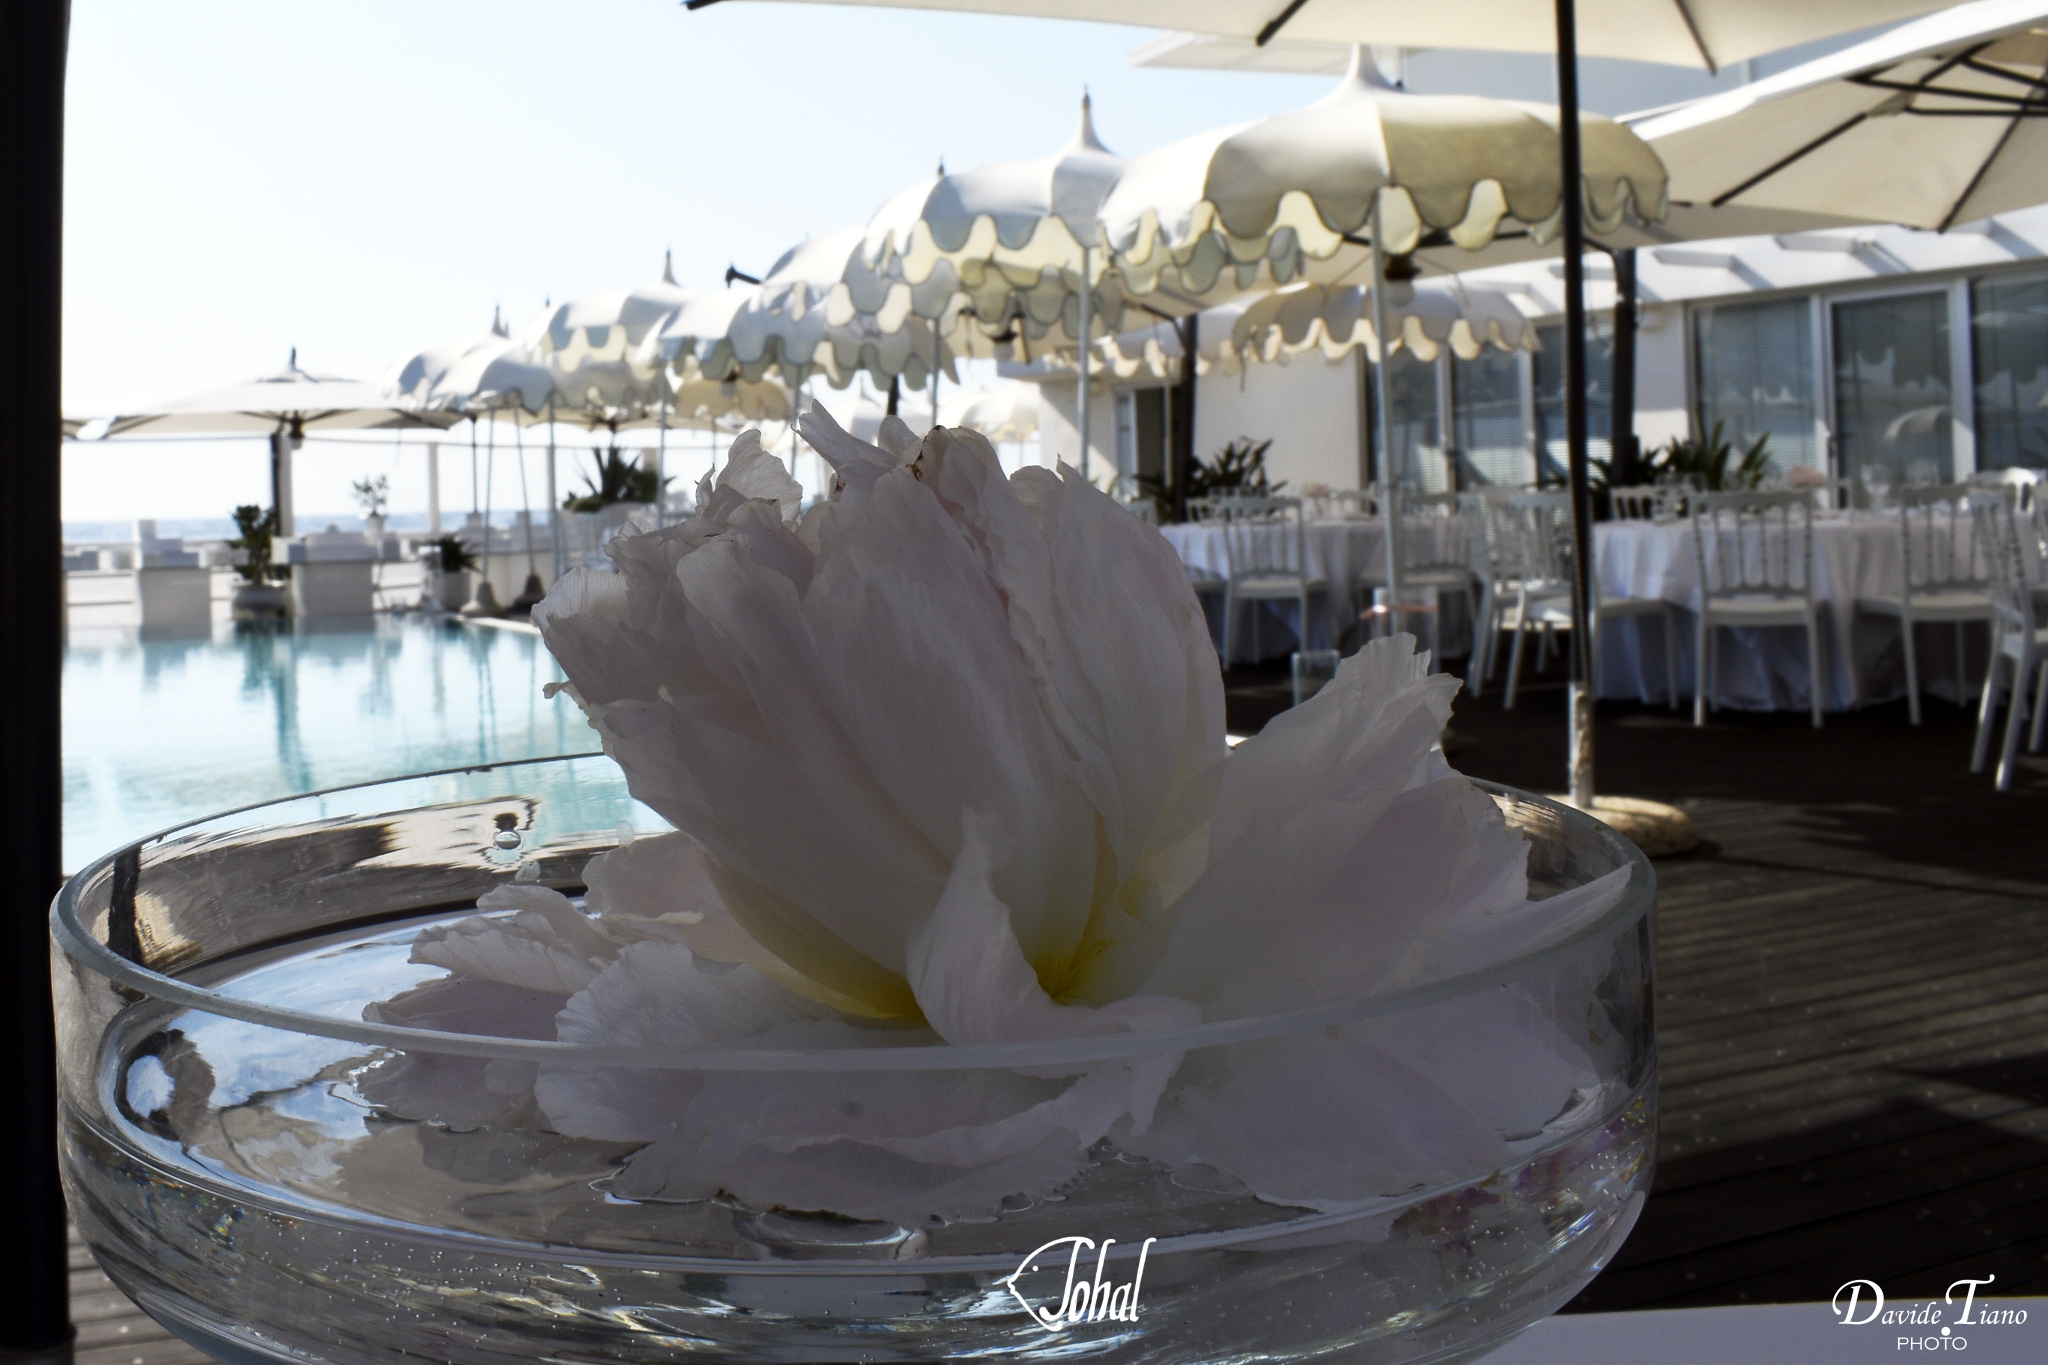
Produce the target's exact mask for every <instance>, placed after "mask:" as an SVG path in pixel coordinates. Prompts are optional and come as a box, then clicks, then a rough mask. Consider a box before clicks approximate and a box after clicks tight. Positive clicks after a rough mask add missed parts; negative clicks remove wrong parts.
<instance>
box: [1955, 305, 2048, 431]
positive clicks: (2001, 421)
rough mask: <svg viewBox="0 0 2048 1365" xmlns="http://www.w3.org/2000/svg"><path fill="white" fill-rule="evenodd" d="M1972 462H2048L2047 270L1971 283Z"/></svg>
mask: <svg viewBox="0 0 2048 1365" xmlns="http://www.w3.org/2000/svg"><path fill="white" fill-rule="evenodd" d="M1970 332H1971V340H1972V342H1973V349H1974V350H1975V352H1976V368H1977V467H1978V468H1979V469H2005V468H2008V467H2010V466H2012V465H2025V466H2026V467H2028V468H2030V469H2044V468H2048V276H2043V277H2036V278H2034V279H2022V280H1997V279H1993V280H1978V281H1976V282H1975V283H1974V284H1972V285H1971V286H1970Z"/></svg>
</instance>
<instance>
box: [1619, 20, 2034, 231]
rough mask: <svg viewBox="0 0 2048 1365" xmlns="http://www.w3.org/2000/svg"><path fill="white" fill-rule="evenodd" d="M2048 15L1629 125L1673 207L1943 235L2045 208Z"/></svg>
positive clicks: (1930, 24)
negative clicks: (1653, 158) (1895, 226)
mask: <svg viewBox="0 0 2048 1365" xmlns="http://www.w3.org/2000/svg"><path fill="white" fill-rule="evenodd" d="M2044 114H2048V3H2044V0H1980V3H1977V4H1969V5H1959V6H1957V7H1956V8H1954V9H1951V10H1946V11H1944V12H1943V13H1940V14H1937V15H1933V16H1932V17H1930V18H1926V19H1922V20H1919V21H1917V22H1915V23H1911V24H1905V25H1902V26H1901V27H1899V28H1896V29H1893V30H1892V31H1891V32H1890V33H1887V34H1885V35H1883V36H1882V37H1880V38H1875V39H1873V40H1871V41H1870V42H1867V43H1859V44H1857V45H1856V46H1854V47H1850V48H1846V49H1844V50H1843V51H1841V52H1837V53H1834V54H1833V55H1831V56H1828V57H1823V58H1821V59H1820V60H1818V61H1813V62H1807V63H1805V64H1804V65H1801V66H1796V67H1793V68H1792V69H1791V70H1789V71H1784V72H1780V73H1779V74H1778V75H1775V76H1772V77H1769V78H1768V79H1765V80H1761V81H1757V82H1755V83H1753V84H1750V85H1745V86H1742V87H1741V88H1739V89H1736V90H1730V91H1727V92H1726V93H1724V94H1720V95H1712V96H1709V97H1707V98H1705V99H1702V100H1697V101H1694V102H1692V103H1690V104H1687V105H1683V106H1681V107H1679V108H1676V109H1671V110H1666V111H1663V112H1661V113H1651V114H1648V115H1644V116H1640V117H1639V118H1637V119H1635V120H1633V123H1634V127H1635V130H1636V132H1637V133H1639V134H1641V135H1642V137H1643V138H1645V139H1646V140H1648V141H1649V142H1650V144H1651V145H1652V146H1654V147H1655V148H1656V149H1657V151H1658V154H1659V155H1660V156H1662V157H1663V158H1664V161H1665V164H1666V165H1667V166H1669V167H1670V169H1671V193H1672V197H1673V198H1674V199H1680V200H1685V201H1688V202H1690V203H1695V204H1702V205H1707V206H1711V207H1714V208H1721V207H1726V206H1735V207H1743V208H1750V209H1777V210H1789V211H1797V212H1809V213H1833V214H1843V215H1847V216H1850V217H1852V218H1855V219H1858V220H1861V221H1865V222H1882V223H1900V224H1904V225H1906V226H1910V227H1921V228H1935V229H1946V228H1949V227H1952V226H1954V225H1955V224H1957V223H1963V222H1971V221H1974V220H1976V219H1979V218H1987V217H1989V216H1991V215H1992V214H1994V213H2001V212H2004V211H2006V210H2009V209H2015V208H2022V207H2025V206H2027V205H2029V204H2038V203H2040V202H2041V201H2042V200H2044V199H2048V126H2044V125H2043V123H2042V122H2041V120H2042V116H2043V115H2044Z"/></svg>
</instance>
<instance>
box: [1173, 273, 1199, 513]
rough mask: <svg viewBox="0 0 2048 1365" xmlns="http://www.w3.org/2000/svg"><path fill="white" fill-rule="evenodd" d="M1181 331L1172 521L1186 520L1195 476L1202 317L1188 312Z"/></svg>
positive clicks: (1175, 386)
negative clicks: (1197, 371)
mask: <svg viewBox="0 0 2048 1365" xmlns="http://www.w3.org/2000/svg"><path fill="white" fill-rule="evenodd" d="M1175 326H1176V327H1177V328H1178V330H1179V331H1180V378H1178V379H1176V380H1175V381H1174V384H1173V421H1172V423H1171V426H1172V429H1173V430H1172V435H1173V452H1172V458H1173V519H1174V520H1175V521H1186V520H1187V519H1188V483H1189V481H1190V480H1192V479H1193V478H1194V474H1195V353H1196V352H1197V351H1198V350H1200V349H1201V345H1202V315H1201V314H1200V313H1190V314H1188V315H1187V316H1186V317H1184V318H1182V319H1181V320H1180V321H1179V322H1178V323H1176V324H1175Z"/></svg>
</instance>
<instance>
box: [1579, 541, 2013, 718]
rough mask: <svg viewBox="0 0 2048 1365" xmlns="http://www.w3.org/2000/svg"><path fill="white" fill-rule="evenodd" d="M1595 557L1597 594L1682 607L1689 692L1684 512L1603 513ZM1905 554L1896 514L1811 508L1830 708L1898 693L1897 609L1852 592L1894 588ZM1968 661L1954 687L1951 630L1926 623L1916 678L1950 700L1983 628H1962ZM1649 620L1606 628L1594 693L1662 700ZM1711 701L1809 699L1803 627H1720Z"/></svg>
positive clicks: (1971, 677) (1978, 673)
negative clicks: (1640, 517)
mask: <svg viewBox="0 0 2048 1365" xmlns="http://www.w3.org/2000/svg"><path fill="white" fill-rule="evenodd" d="M1593 546H1594V554H1593V562H1594V565H1595V568H1596V571H1597V573H1598V575H1599V590H1600V593H1601V595H1602V597H1603V598H1609V599H1612V598H1617V597H1639V598H1640V597H1656V598H1662V599H1663V600H1664V601H1666V602H1669V603H1671V604H1672V605H1673V606H1674V607H1677V608H1680V610H1679V611H1676V612H1674V613H1673V614H1672V616H1673V620H1674V623H1675V625H1676V627H1677V629H1678V671H1679V694H1680V695H1681V696H1687V697H1689V696H1691V695H1692V688H1693V678H1694V675H1695V669H1696V666H1697V661H1696V660H1695V659H1694V657H1693V655H1694V630H1695V625H1694V622H1695V619H1696V618H1695V616H1694V613H1695V612H1696V611H1697V610H1698V609H1699V600H1700V598H1699V588H1700V583H1699V557H1698V553H1697V551H1696V550H1695V549H1694V545H1693V529H1692V526H1691V524H1690V523H1689V522H1685V521H1609V522H1602V523H1600V524H1599V525H1598V526H1596V527H1594V528H1593ZM1904 581H1905V562H1904V557H1903V555H1902V553H1901V551H1900V548H1899V520H1898V514H1897V513H1896V512H1877V513H1870V512H1856V513H1848V514H1832V515H1827V516H1823V517H1820V518H1816V519H1815V521H1814V524H1813V586H1814V595H1815V596H1816V597H1817V598H1818V599H1820V600H1821V601H1822V602H1824V603H1826V604H1827V605H1826V611H1825V615H1824V620H1823V632H1822V633H1823V638H1822V641H1821V669H1822V672H1823V674H1824V675H1825V676H1824V678H1823V694H1822V702H1823V704H1824V705H1825V706H1826V707H1827V708H1828V709H1829V710H1833V711H1843V710H1847V709H1849V708H1850V707H1853V706H1858V705H1863V704H1866V703H1869V702H1877V701H1889V700H1891V699H1892V698H1895V697H1901V696H1904V695H1905V690H1906V678H1905V664H1904V658H1903V655H1902V654H1901V653H1900V649H1899V627H1898V622H1897V621H1896V620H1895V619H1892V618H1889V617H1881V616H1861V617H1859V616H1858V614H1857V612H1856V599H1857V598H1859V597H1864V598H1870V597H1897V596H1898V595H1899V592H1900V590H1901V589H1902V588H1903V586H1904ZM1966 629H1967V631H1968V634H1967V635H1966V637H1965V638H1966V651H1967V659H1966V663H1967V668H1966V670H1965V683H1964V686H1962V687H1960V688H1959V687H1958V685H1957V669H1956V648H1955V629H1954V627H1952V626H1940V627H1934V626H1923V627H1921V628H1920V633H1919V636H1918V637H1917V638H1918V643H1919V646H1920V650H1919V665H1920V682H1921V686H1922V687H1923V688H1924V689H1925V690H1926V691H1928V692H1931V693H1933V694H1935V695H1937V696H1944V697H1947V698H1949V699H1950V700H1952V701H1955V700H1963V699H1965V698H1966V696H1967V694H1968V691H1969V689H1970V688H1971V687H1974V686H1976V685H1979V684H1981V682H1982V679H1983V669H1984V655H1985V651H1986V649H1987V647H1988V646H1987V643H1986V632H1985V630H1984V628H1983V627H1982V626H1970V627H1967V628H1966ZM1657 630H1658V626H1657V623H1656V621H1655V620H1654V618H1653V619H1651V620H1649V621H1644V620H1642V619H1640V618H1637V619H1632V620H1630V619H1623V620H1617V621H1615V622H1613V623H1612V624H1611V626H1610V627H1609V628H1607V629H1605V630H1603V632H1602V634H1603V636H1604V637H1605V638H1603V639H1602V641H1601V646H1600V665H1599V667H1600V676H1599V679H1598V683H1599V694H1600V695H1601V696H1603V697H1633V698H1638V699H1640V700H1643V701H1662V700H1663V699H1664V697H1665V679H1664V646H1663V642H1662V641H1661V640H1660V639H1658V638H1657ZM1718 649H1719V672H1720V678H1719V680H1718V681H1719V700H1720V703H1721V705H1723V706H1728V707H1734V708H1738V709H1742V710H1788V711H1800V710H1804V709H1806V705H1807V696H1808V691H1807V686H1808V680H1807V663H1806V641H1805V636H1804V635H1803V634H1802V633H1801V632H1800V631H1798V630H1796V629H1769V630H1757V629H1743V630H1723V631H1722V633H1721V636H1720V640H1719V645H1718Z"/></svg>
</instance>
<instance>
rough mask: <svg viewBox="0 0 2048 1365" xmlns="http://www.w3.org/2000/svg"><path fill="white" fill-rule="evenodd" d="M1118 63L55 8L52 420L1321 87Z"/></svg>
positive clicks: (180, 474)
mask: <svg viewBox="0 0 2048 1365" xmlns="http://www.w3.org/2000/svg"><path fill="white" fill-rule="evenodd" d="M1150 36H1152V35H1150V34H1149V33H1147V32H1145V31H1142V30H1135V29H1125V28H1115V27H1110V26H1107V25H1100V24H1084V23H1049V22H1045V21H1039V20H1030V19H1004V18H988V17H976V16H967V15H949V14H934V13H926V12H917V11H891V10H872V9H863V8H845V9H842V8H837V7H829V6H810V5H776V4H766V5H763V4H747V5H737V4H735V5H718V6H714V7H711V8H709V9H706V10H703V11H701V12H698V13H695V14H692V13H688V12H686V11H685V10H684V9H683V8H682V6H681V5H680V4H678V3H675V0H578V3H575V4H565V3H560V0H556V3H540V2H539V0H489V2H488V3H486V0H409V2H408V3H401V0H351V3H348V4H332V3H327V4H313V3H308V2H307V0H179V3H176V4H165V3H162V0H79V3H78V4H77V5H76V6H75V7H74V9H73V11H72V56H71V77H70V81H71V84H70V91H71V98H70V115H69V118H70V124H69V139H70V140H69V160H68V168H67V174H68V180H69V189H68V195H67V213H68V236H67V247H66V265H65V308H66V319H65V328H66V331H65V353H64V364H65V409H66V411H67V412H70V413H75V414H79V415H92V414H97V413H105V412H109V411H113V410H117V409H119V408H121V407H122V406H124V405H130V406H132V405H135V404H138V403H144V402H148V401H151V400H155V399H160V398H168V397H172V396H175V395H178V394H181V393H185V392H189V391H192V390H196V389H200V388H205V387H210V386H213V385H216V384H221V383H227V382H230V381H233V380H238V379H242V378H245V377H249V376H252V375H255V374H258V373H263V372H268V371H271V370H275V369H278V368H280V367H281V366H282V365H283V363H284V360H285V355H286V352H287V350H288V348H290V347H293V346H296V347H298V349H299V356H300V360H301V363H302V364H304V365H305V366H306V367H307V368H309V369H312V370H314V371H316V372H322V373H334V374H340V375H345V376H351V377H362V378H372V377H375V376H376V375H377V373H378V372H379V371H380V370H382V369H383V368H384V367H385V366H386V365H387V364H388V363H390V362H391V361H392V360H393V359H394V358H396V357H397V356H399V355H401V354H403V353H405V352H408V351H410V350H412V349H415V348H417V347H419V346H423V345H427V344H430V343H434V342H437V341H443V340H448V339H452V338H456V337H461V336H466V335H470V334H473V333H475V332H477V331H480V330H481V329H482V328H483V327H484V326H485V325H486V324H487V323H488V322H489V319H490V315H491V309H492V307H493V305H499V304H501V305H503V307H504V309H505V312H506V314H507V316H508V318H509V319H510V320H511V321H512V322H513V323H514V325H515V326H516V325H517V324H518V323H519V322H521V321H523V320H524V319H525V318H527V317H528V316H530V315H531V314H532V313H534V312H535V311H537V310H538V309H539V308H540V307H541V305H542V302H543V300H545V299H549V298H552V299H554V300H556V301H560V300H562V299H564V298H568V297H571V296H574V295H576V294H579V293H585V292H590V291H595V290H601V289H615V288H626V287H631V286H633V285H636V284H639V283H642V282H644V281H646V280H649V279H652V278H653V277H654V276H655V275H656V273H657V272H658V271H659V269H660V266H661V258H662V252H663V250H664V249H667V248H673V250H674V252H675V264H676V274H677V278H678V279H679V280H680V281H681V282H682V283H684V284H686V285H699V286H707V287H708V286H716V285H717V284H718V283H719V282H720V278H721V276H722V275H723V272H724V270H725V267H726V265H727V264H728V263H737V264H738V265H739V266H740V268H741V269H743V270H750V271H754V272H758V271H759V270H761V269H762V268H763V267H764V266H766V265H767V264H768V263H769V262H770V261H772V260H773V259H774V258H775V257H776V256H777V255H778V254H780V253H781V252H782V250H783V249H784V248H786V247H788V246H790V245H792V244H793V243H795V242H797V241H798V240H800V239H801V238H803V237H804V236H805V235H807V234H808V233H813V232H822V231H828V230H830V229H833V228H836V227H840V226H842V225H845V224H849V223H854V222H859V221H862V220H864V219H865V218H866V217H867V216H868V215H869V213H871V212H872V211H873V210H874V208H875V207H877V206H878V205H879V204H880V202H881V201H882V200H883V199H884V198H885V197H886V196H887V195H888V194H889V193H890V192H892V191H893V190H895V189H897V188H898V187H900V186H901V185H903V184H905V183H907V182H908V181H911V180H914V179H917V178H920V177H922V176H925V175H928V174H930V172H931V170H932V168H933V166H934V164H935V163H936V162H937V161H938V160H939V158H940V157H942V156H943V157H944V158H945V159H946V160H947V162H948V163H950V164H952V165H955V166H961V165H968V164H974V163H977V162H984V161H992V160H1000V159H1008V158H1014V157H1027V156H1037V155H1042V154H1044V153H1047V152H1049V151H1051V150H1053V149H1055V148H1056V147H1058V146H1059V145H1060V144H1062V143H1063V142H1064V141H1065V140H1066V139H1067V137H1068V135H1069V133H1070V132H1071V129H1072V125H1073V121H1074V117H1075V112H1076V105H1077V102H1078V100H1079V97H1080V94H1081V90H1082V87H1083V86H1084V85H1085V86H1088V87H1091V88H1092V90H1093V92H1094V95H1095V105H1096V121H1097V126H1098V128H1099V129H1100V131H1101V134H1102V136H1103V138H1104V140H1105V141H1106V142H1108V144H1109V145H1110V146H1111V147H1112V148H1114V149H1116V150H1118V151H1123V152H1127V153H1129V152H1137V151H1142V150H1144V149H1146V148H1148V147H1152V146H1156V145H1158V144H1159V143H1162V142H1166V141H1170V140H1172V139H1174V138H1177V137H1182V136H1185V135H1187V134H1189V133H1192V132H1195V131H1197V130H1199V129H1201V128H1204V127H1209V126H1212V125H1215V124H1220V123H1229V122H1234V121H1237V120H1240V119H1248V118H1254V117H1257V116H1260V115H1263V114H1268V113H1273V112H1277V111H1280V110H1283V109H1288V108H1291V107H1295V106H1298V105H1301V104H1303V103H1306V102H1308V101H1309V100H1312V99H1314V98H1316V97H1317V96H1318V95H1319V94H1320V93H1321V92H1322V91H1323V90H1324V89H1325V88H1326V87H1327V86H1328V84H1329V82H1328V80H1327V79H1326V78H1323V77H1303V76H1250V75H1242V74H1236V73H1222V72H1196V71H1158V70H1134V69H1132V68H1131V67H1130V66H1129V65H1128V64H1127V62H1126V54H1127V53H1128V52H1129V50H1130V49H1131V48H1132V47H1133V46H1135V45H1137V44H1138V43H1140V42H1142V41H1144V40H1145V39H1147V38H1148V37H1150ZM1450 55H1451V54H1431V57H1432V58H1433V59H1436V61H1437V64H1439V65H1445V63H1443V61H1442V59H1443V58H1445V57H1448V56H1450ZM1481 60H1482V61H1484V60H1497V59H1481ZM1517 60H1524V64H1525V65H1526V64H1527V62H1528V61H1537V64H1536V65H1534V66H1531V67H1530V68H1529V71H1528V72H1523V73H1522V74H1523V76H1524V77H1527V76H1528V75H1529V73H1530V72H1536V73H1540V71H1541V64H1540V61H1538V60H1537V59H1526V60H1525V59H1517ZM1450 65H1453V66H1455V63H1452V64H1450ZM1487 69H1488V70H1491V69H1492V68H1487ZM1655 70H1658V71H1661V72H1664V73H1665V74H1667V75H1669V76H1672V77H1676V78H1677V79H1679V80H1681V81H1682V80H1685V79H1687V78H1688V77H1687V74H1686V73H1679V72H1671V71H1669V70H1668V69H1662V68H1658V69H1655ZM1525 83H1526V82H1525ZM1499 93H1504V94H1515V95H1520V96H1523V97H1529V96H1538V97H1540V96H1541V94H1542V91H1540V90H1523V89H1512V90H1501V91H1500V92H1499ZM334 449H335V448H334V447H331V446H328V447H321V446H315V447H310V448H309V457H308V458H307V459H306V460H305V461H304V462H303V464H302V473H301V482H300V485H299V493H298V505H299V507H300V508H301V509H302V511H306V512H314V513H318V512H327V511H334V512H339V511H342V510H345V509H346V508H347V507H348V497H347V487H346V485H347V481H348V480H349V479H350V478H353V477H356V476H358V475H359V474H362V473H364V472H369V471H373V470H389V471H392V472H393V473H394V475H395V478H394V483H395V484H396V485H397V496H396V499H395V503H396V506H397V507H398V508H400V509H412V508H417V507H421V506H424V482H423V480H422V479H421V478H420V476H419V473H418V470H417V467H416V466H417V465H418V461H417V460H416V459H414V460H412V461H410V462H408V461H407V460H405V459H398V460H396V461H394V459H393V457H392V455H391V446H390V444H389V443H388V442H387V443H384V444H382V445H380V446H378V447H377V448H376V449H375V450H374V451H365V452H362V453H361V454H360V456H359V455H358V453H357V452H354V451H351V450H347V449H345V448H344V449H341V450H340V452H339V453H338V454H331V453H329V452H332V451H334ZM316 455H317V458H315V456H316ZM66 466H67V478H66V490H65V496H66V507H65V514H66V516H67V518H72V519H80V518H118V517H131V516H145V515H152V514H154V515H161V516H167V517H168V516H204V515H217V514H219V513H220V512H221V511H222V510H224V509H225V507H226V506H228V505H230V504H232V503H233V502H236V501H243V500H257V499H260V498H262V497H263V495H264V483H263V469H264V465H263V458H262V455H261V452H260V448H259V446H258V444H257V443H243V444H241V445H237V446H210V445H193V444H181V445H176V446H159V447H153V448H143V447H132V446H131V447H129V448H128V449H126V450H119V449H115V448H114V446H113V445H112V444H110V446H109V447H105V448H99V449H87V450H80V449H78V448H76V447H74V448H73V450H72V453H70V454H69V455H67V459H66ZM465 496H466V495H465Z"/></svg>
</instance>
